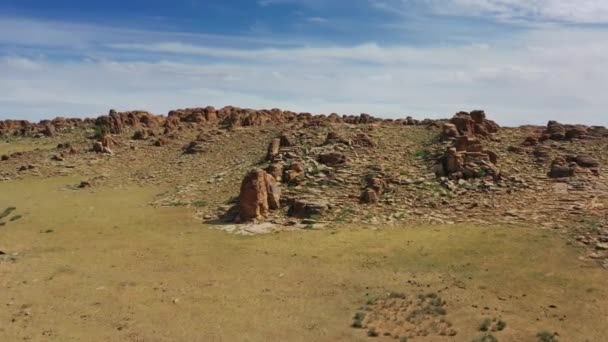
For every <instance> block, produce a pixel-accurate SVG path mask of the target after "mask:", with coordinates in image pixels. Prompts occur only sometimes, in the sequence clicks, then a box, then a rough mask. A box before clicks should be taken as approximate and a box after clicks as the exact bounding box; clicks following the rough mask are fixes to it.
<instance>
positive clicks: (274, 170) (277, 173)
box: [266, 163, 284, 182]
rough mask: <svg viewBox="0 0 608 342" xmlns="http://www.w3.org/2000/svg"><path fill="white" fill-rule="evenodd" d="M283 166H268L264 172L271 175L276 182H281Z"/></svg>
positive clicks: (275, 164)
mask: <svg viewBox="0 0 608 342" xmlns="http://www.w3.org/2000/svg"><path fill="white" fill-rule="evenodd" d="M283 169H284V168H283V164H281V163H273V164H270V165H269V166H268V168H267V169H266V172H268V173H269V174H271V175H272V176H273V177H274V178H275V179H276V180H277V181H279V182H280V181H282V178H283Z"/></svg>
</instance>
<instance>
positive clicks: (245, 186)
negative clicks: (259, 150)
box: [237, 170, 281, 222]
mask: <svg viewBox="0 0 608 342" xmlns="http://www.w3.org/2000/svg"><path fill="white" fill-rule="evenodd" d="M280 200H281V188H280V185H279V182H277V180H276V179H275V178H274V177H273V176H272V175H270V174H268V173H266V172H265V171H262V170H252V171H250V172H249V173H248V174H247V175H246V176H245V179H243V182H242V183H241V192H240V195H239V203H238V209H239V215H238V218H237V220H238V221H240V222H246V221H252V220H256V219H262V218H265V217H266V216H267V215H268V213H269V211H270V210H276V209H279V208H280Z"/></svg>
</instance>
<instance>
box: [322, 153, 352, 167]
mask: <svg viewBox="0 0 608 342" xmlns="http://www.w3.org/2000/svg"><path fill="white" fill-rule="evenodd" d="M346 161H347V158H346V155H345V154H344V153H341V152H329V153H323V154H321V155H319V162H320V163H321V164H325V165H327V166H336V165H344V164H346Z"/></svg>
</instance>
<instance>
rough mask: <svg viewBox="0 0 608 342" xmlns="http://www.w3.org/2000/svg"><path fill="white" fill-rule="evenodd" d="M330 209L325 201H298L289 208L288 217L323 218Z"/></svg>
mask: <svg viewBox="0 0 608 342" xmlns="http://www.w3.org/2000/svg"><path fill="white" fill-rule="evenodd" d="M328 209H329V203H327V202H326V201H323V200H312V199H297V200H295V201H294V203H293V204H292V205H291V207H290V208H289V212H288V215H289V216H291V217H296V218H300V219H303V218H311V217H317V216H322V215H323V214H325V212H326V211H327V210H328Z"/></svg>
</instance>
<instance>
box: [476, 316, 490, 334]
mask: <svg viewBox="0 0 608 342" xmlns="http://www.w3.org/2000/svg"><path fill="white" fill-rule="evenodd" d="M490 325H492V321H491V320H490V319H489V318H486V319H484V320H483V322H481V324H480V325H479V331H488V330H490Z"/></svg>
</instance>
